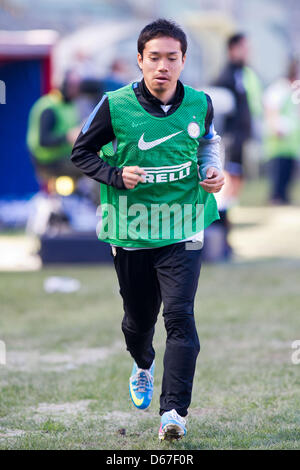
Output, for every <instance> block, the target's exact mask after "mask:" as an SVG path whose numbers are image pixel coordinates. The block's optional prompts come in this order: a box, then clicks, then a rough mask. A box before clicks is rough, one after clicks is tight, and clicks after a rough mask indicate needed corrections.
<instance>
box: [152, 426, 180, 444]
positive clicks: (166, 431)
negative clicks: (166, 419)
mask: <svg viewBox="0 0 300 470" xmlns="http://www.w3.org/2000/svg"><path fill="white" fill-rule="evenodd" d="M183 436H184V430H183V429H182V428H181V427H180V426H178V425H177V424H166V425H165V426H164V428H163V431H162V432H159V433H158V437H159V440H160V441H175V440H177V441H178V440H179V439H182V438H183Z"/></svg>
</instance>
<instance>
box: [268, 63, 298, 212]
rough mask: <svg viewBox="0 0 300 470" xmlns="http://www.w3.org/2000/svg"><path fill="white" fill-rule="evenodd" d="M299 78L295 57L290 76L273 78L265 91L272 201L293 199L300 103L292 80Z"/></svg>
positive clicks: (291, 64) (274, 202)
mask: <svg viewBox="0 0 300 470" xmlns="http://www.w3.org/2000/svg"><path fill="white" fill-rule="evenodd" d="M298 78H299V64H298V63H297V62H296V61H294V60H293V61H292V62H291V63H290V65H289V70H288V73H287V76H286V77H283V78H280V79H277V80H276V81H275V82H273V83H272V84H271V85H270V86H269V87H268V88H267V90H266V92H265V95H264V111H265V133H264V150H265V159H266V162H267V166H268V176H269V178H270V194H269V201H270V203H271V204H288V203H289V202H290V195H289V189H290V186H291V182H292V178H293V174H294V170H295V167H296V161H297V159H299V156H300V106H299V103H297V101H295V100H293V96H292V94H293V92H294V90H293V88H292V83H293V82H295V80H297V79H298Z"/></svg>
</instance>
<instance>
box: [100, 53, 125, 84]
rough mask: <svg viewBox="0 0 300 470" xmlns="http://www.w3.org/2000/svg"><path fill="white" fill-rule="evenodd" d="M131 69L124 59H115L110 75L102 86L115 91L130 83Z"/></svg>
mask: <svg viewBox="0 0 300 470" xmlns="http://www.w3.org/2000/svg"><path fill="white" fill-rule="evenodd" d="M128 75H129V69H128V65H127V63H126V62H125V61H124V60H123V59H120V58H119V59H115V60H114V61H113V62H112V64H111V66H110V71H109V73H108V75H107V76H106V77H105V78H104V79H103V81H102V86H103V88H104V90H105V91H114V90H118V89H119V88H122V87H123V86H125V85H126V84H127V83H128V79H127V77H128Z"/></svg>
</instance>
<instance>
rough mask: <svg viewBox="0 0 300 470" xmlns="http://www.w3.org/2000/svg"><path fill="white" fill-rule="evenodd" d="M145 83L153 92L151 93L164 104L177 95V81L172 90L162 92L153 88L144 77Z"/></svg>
mask: <svg viewBox="0 0 300 470" xmlns="http://www.w3.org/2000/svg"><path fill="white" fill-rule="evenodd" d="M144 82H145V85H146V87H147V89H148V91H149V92H150V93H151V95H153V96H155V98H157V99H158V100H160V101H161V102H162V103H163V104H168V103H169V102H170V101H171V100H172V98H173V97H174V96H175V93H176V88H177V83H176V84H175V87H173V88H172V89H170V90H165V91H163V92H161V93H159V92H157V91H155V90H152V89H151V88H150V87H149V85H148V84H147V82H146V80H145V79H144Z"/></svg>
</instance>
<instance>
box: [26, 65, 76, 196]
mask: <svg viewBox="0 0 300 470" xmlns="http://www.w3.org/2000/svg"><path fill="white" fill-rule="evenodd" d="M79 93H80V78H79V76H78V75H77V74H76V73H73V72H68V73H67V74H66V76H65V78H64V80H63V83H62V86H61V88H60V90H58V89H54V90H52V91H50V93H48V94H46V95H44V96H42V97H41V98H39V99H38V100H37V102H36V103H35V104H34V105H33V107H32V109H31V111H30V114H29V123H28V131H27V145H28V148H29V150H30V153H31V156H32V158H33V162H34V166H35V169H36V173H37V178H38V181H39V183H40V186H41V188H44V189H46V188H47V186H48V182H49V180H51V178H53V177H56V176H60V175H68V176H72V177H80V176H81V175H80V172H79V171H78V170H77V169H76V168H74V165H72V164H71V163H70V158H69V157H70V154H71V151H72V146H73V144H74V142H75V140H76V137H77V135H78V132H79V130H80V127H79V125H80V123H81V116H80V115H79V112H78V107H77V106H76V103H75V100H76V98H77V97H78V96H79Z"/></svg>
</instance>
